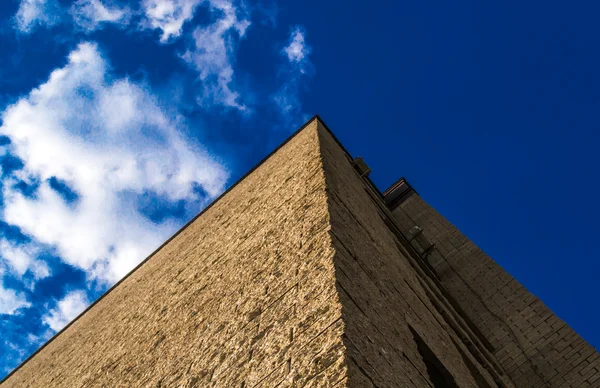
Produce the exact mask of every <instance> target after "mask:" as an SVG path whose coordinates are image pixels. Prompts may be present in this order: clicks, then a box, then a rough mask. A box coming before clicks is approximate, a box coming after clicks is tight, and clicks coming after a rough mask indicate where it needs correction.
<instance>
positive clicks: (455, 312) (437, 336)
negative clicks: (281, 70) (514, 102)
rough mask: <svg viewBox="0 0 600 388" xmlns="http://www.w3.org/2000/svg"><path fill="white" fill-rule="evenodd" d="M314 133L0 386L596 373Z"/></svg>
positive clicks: (554, 379)
mask: <svg viewBox="0 0 600 388" xmlns="http://www.w3.org/2000/svg"><path fill="white" fill-rule="evenodd" d="M367 175H368V168H367V167H366V165H365V164H364V162H362V160H360V159H353V158H351V157H350V155H349V154H348V153H347V152H346V151H345V149H344V148H343V147H342V146H341V145H340V144H339V142H338V141H337V140H336V139H335V137H334V136H333V135H332V133H331V132H330V131H329V130H328V129H327V127H326V126H325V125H324V124H323V123H322V121H321V120H320V119H319V118H318V117H315V118H313V119H312V120H310V121H309V122H308V123H306V124H305V125H304V126H303V127H302V128H301V129H300V130H299V131H298V132H297V133H296V134H295V135H293V136H292V137H291V138H290V139H288V141H286V142H285V143H284V144H283V145H282V146H281V147H280V148H278V149H277V150H276V151H275V152H274V153H272V154H271V155H270V156H269V157H268V158H267V159H265V160H264V161H263V162H262V163H261V164H259V165H258V166H257V167H256V168H255V169H253V170H252V171H251V172H250V173H248V174H247V175H246V176H245V177H244V178H242V179H241V180H240V181H238V182H237V183H236V184H235V185H234V186H233V187H232V188H230V189H229V190H228V191H227V192H226V193H224V194H223V195H222V196H221V197H219V198H218V199H217V200H216V201H214V202H213V204H211V205H210V206H209V207H208V208H206V209H205V210H204V211H203V212H202V213H201V214H200V215H198V216H197V217H196V218H195V219H194V220H192V221H191V222H190V223H189V224H188V225H186V226H185V227H184V228H183V229H181V230H180V231H179V232H178V233H177V234H176V235H175V236H173V237H172V238H171V239H169V240H168V241H167V242H166V243H165V244H163V246H161V247H160V248H159V249H158V250H157V251H156V252H154V253H153V254H152V255H151V256H150V257H149V258H147V259H146V260H145V261H144V262H143V263H142V264H140V265H139V266H138V267H137V268H136V269H135V270H134V271H132V272H131V273H130V274H129V275H127V276H126V277H125V278H124V279H123V280H122V281H120V282H119V283H117V284H116V285H115V286H114V287H113V288H111V290H110V291H109V292H107V293H106V294H105V295H104V296H103V297H102V298H101V299H99V300H98V301H97V302H95V303H94V304H93V305H92V306H90V307H89V308H88V309H87V310H86V311H85V312H84V313H82V314H81V315H80V316H79V317H78V318H77V319H76V320H75V321H73V322H72V323H71V324H69V325H68V326H67V327H66V328H65V329H63V330H62V331H61V332H60V333H58V334H57V335H56V336H55V337H54V338H53V339H52V340H51V341H49V343H47V344H46V345H45V346H44V347H42V348H41V349H40V350H39V351H38V352H36V353H35V354H34V355H33V356H32V357H30V358H29V359H28V360H26V361H25V362H24V363H23V364H22V365H21V366H20V367H19V368H18V369H17V370H15V371H14V372H13V373H12V374H11V375H9V376H8V377H7V378H6V379H5V380H4V382H3V383H2V387H5V386H6V387H13V386H14V387H20V386H34V387H35V386H44V387H48V386H111V387H112V386H115V387H117V386H128V387H129V386H149V387H167V386H183V387H194V386H197V387H211V386H214V387H288V386H289V387H432V386H433V387H545V386H547V387H559V386H574V387H584V386H600V380H599V379H600V372H599V371H600V358H599V357H598V353H597V352H596V351H595V350H594V349H593V348H592V347H591V346H589V345H588V344H586V343H585V342H584V341H583V340H582V339H581V338H580V337H579V336H577V334H576V333H574V332H573V331H572V330H571V329H570V328H569V327H568V326H567V325H566V324H564V322H562V321H561V320H560V319H558V318H557V317H555V316H554V315H553V314H552V313H551V312H550V311H549V310H548V309H547V308H546V307H545V306H544V305H543V304H542V303H541V302H540V301H539V300H538V299H537V298H535V297H534V296H533V295H531V294H530V293H528V292H527V291H526V290H525V289H524V288H523V287H522V286H520V285H519V284H518V283H517V282H516V281H515V280H514V279H512V278H511V277H510V275H508V274H507V273H505V272H504V271H503V270H502V269H501V268H500V267H499V266H497V265H496V264H495V263H494V262H493V261H492V260H491V259H489V258H488V257H487V256H485V254H483V252H481V251H480V250H479V249H478V248H477V247H475V245H473V244H472V243H471V242H470V241H469V240H468V239H467V238H466V237H464V236H463V235H461V234H460V232H458V231H457V230H456V229H455V228H454V227H453V226H452V225H451V224H450V223H448V221H446V220H445V219H444V218H443V217H442V216H440V215H439V214H438V213H437V212H435V210H434V209H432V208H431V207H430V206H429V205H427V204H426V203H425V202H424V201H423V200H422V199H421V198H420V197H419V196H418V194H417V193H416V192H415V190H414V189H413V188H412V187H411V186H410V185H409V184H408V183H407V182H406V181H405V180H400V181H399V182H397V183H396V184H395V185H393V186H392V187H391V188H390V189H388V190H387V191H386V192H384V193H380V192H379V191H378V190H377V189H376V188H375V187H374V186H373V185H372V184H371V182H370V181H369V179H368V176H367Z"/></svg>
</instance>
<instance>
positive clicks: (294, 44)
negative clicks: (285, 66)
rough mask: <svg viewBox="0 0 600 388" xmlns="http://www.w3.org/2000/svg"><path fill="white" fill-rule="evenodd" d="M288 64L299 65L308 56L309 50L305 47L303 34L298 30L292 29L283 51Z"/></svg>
mask: <svg viewBox="0 0 600 388" xmlns="http://www.w3.org/2000/svg"><path fill="white" fill-rule="evenodd" d="M283 51H284V52H285V54H286V55H287V57H288V60H289V61H290V62H296V63H301V62H302V61H303V60H304V59H305V58H306V57H307V55H309V54H310V52H311V48H310V47H308V46H307V45H306V42H305V40H304V33H303V32H302V31H301V30H300V28H296V29H294V31H292V34H291V36H290V42H289V44H288V45H287V46H286V47H285V48H284V49H283Z"/></svg>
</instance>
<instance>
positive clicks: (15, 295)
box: [0, 267, 31, 315]
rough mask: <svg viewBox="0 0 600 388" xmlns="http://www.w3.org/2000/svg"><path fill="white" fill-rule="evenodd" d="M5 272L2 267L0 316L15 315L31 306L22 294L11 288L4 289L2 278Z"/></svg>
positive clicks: (0, 272)
mask: <svg viewBox="0 0 600 388" xmlns="http://www.w3.org/2000/svg"><path fill="white" fill-rule="evenodd" d="M3 277H4V270H3V269H2V267H0V315H2V314H9V315H11V314H14V313H15V312H16V311H17V310H18V309H20V308H23V307H29V306H31V303H29V302H27V297H26V296H25V294H23V293H22V292H16V291H15V290H12V289H10V288H4V286H3V285H2V278H3Z"/></svg>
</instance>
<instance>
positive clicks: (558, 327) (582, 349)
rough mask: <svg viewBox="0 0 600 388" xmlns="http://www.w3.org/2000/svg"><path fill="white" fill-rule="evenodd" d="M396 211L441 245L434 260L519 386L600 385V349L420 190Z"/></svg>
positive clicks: (444, 281) (430, 258) (408, 226)
mask: <svg viewBox="0 0 600 388" xmlns="http://www.w3.org/2000/svg"><path fill="white" fill-rule="evenodd" d="M394 216H395V218H396V221H397V223H398V224H399V225H401V226H402V228H403V231H404V232H405V233H406V234H407V235H410V230H411V229H412V228H413V227H414V226H419V227H420V228H421V229H422V230H423V235H424V236H425V237H426V239H428V240H429V241H430V242H431V243H433V244H434V248H433V249H432V250H431V253H429V254H428V255H427V259H428V262H429V263H430V264H431V266H432V267H433V268H434V270H435V272H436V273H437V275H438V277H439V278H440V280H441V282H442V284H443V285H444V286H445V287H446V289H447V290H448V291H449V292H450V294H451V295H452V297H453V298H454V299H455V300H456V301H457V303H458V304H459V305H460V307H461V308H462V310H464V313H465V314H466V317H467V318H468V320H470V321H471V322H472V324H473V325H475V326H476V329H477V330H478V331H479V332H480V334H481V335H482V336H483V337H484V340H485V341H486V342H487V343H488V347H489V349H490V350H491V351H492V352H493V353H494V355H495V356H496V358H497V360H498V361H499V362H500V363H501V364H502V366H503V369H504V370H505V371H506V372H507V373H508V375H509V376H510V377H511V378H512V380H513V381H514V383H515V385H516V386H518V387H600V355H599V354H598V352H597V351H596V350H595V349H594V348H593V347H592V346H590V345H589V344H588V343H586V342H585V341H584V340H583V339H582V338H581V337H580V336H579V335H577V334H576V333H575V332H574V331H573V330H572V329H571V328H570V327H569V326H568V325H567V324H566V323H565V322H563V321H562V320H561V319H560V318H558V317H557V316H556V315H554V314H553V313H552V311H550V310H549V309H548V307H546V305H544V303H543V302H541V301H540V300H539V299H538V298H537V297H535V296H534V295H533V294H531V293H530V292H529V291H527V289H525V287H523V286H522V285H521V284H520V283H519V282H518V281H516V280H515V279H514V278H513V277H512V276H510V275H509V274H508V273H507V272H506V271H505V270H504V269H503V268H502V267H500V266H499V265H498V264H497V263H495V262H494V261H493V260H492V259H491V258H490V257H489V256H487V255H486V254H485V253H484V252H483V251H482V250H481V249H479V248H478V247H477V246H476V245H475V244H474V243H473V242H472V241H470V240H469V239H468V238H467V237H465V236H464V235H463V234H462V233H461V232H460V231H459V230H458V229H456V228H455V227H454V226H453V225H452V224H451V223H450V222H449V221H448V220H446V219H445V218H444V217H443V216H442V215H440V214H439V213H438V212H437V211H436V210H435V209H433V208H432V207H431V206H429V205H428V204H427V203H426V202H425V201H424V200H423V199H422V198H421V197H420V196H419V195H417V194H415V193H413V194H412V195H410V196H408V198H407V199H405V200H404V202H402V203H401V204H400V205H399V207H397V208H396V209H395V210H394ZM413 243H414V244H418V242H417V241H416V240H414V241H413ZM419 249H422V247H420V248H419Z"/></svg>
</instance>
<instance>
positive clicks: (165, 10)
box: [142, 0, 203, 42]
mask: <svg viewBox="0 0 600 388" xmlns="http://www.w3.org/2000/svg"><path fill="white" fill-rule="evenodd" d="M202 2H203V0H143V1H142V9H143V11H144V14H145V16H146V27H148V28H151V29H160V30H161V31H162V35H161V38H160V40H161V42H167V41H168V40H169V39H171V38H177V37H179V36H180V35H181V32H182V29H183V24H184V23H185V22H187V21H188V20H190V19H191V18H192V17H193V16H194V10H195V9H196V7H197V6H198V5H199V4H200V3H202Z"/></svg>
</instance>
